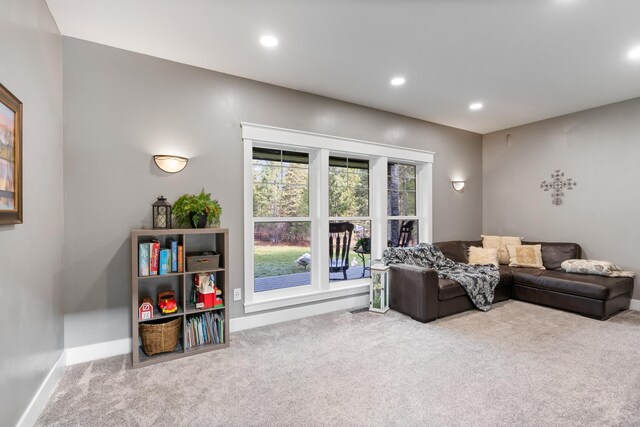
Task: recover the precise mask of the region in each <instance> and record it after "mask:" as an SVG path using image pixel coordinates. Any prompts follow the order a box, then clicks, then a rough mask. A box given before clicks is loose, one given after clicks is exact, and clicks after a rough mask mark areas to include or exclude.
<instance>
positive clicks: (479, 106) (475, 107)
mask: <svg viewBox="0 0 640 427" xmlns="http://www.w3.org/2000/svg"><path fill="white" fill-rule="evenodd" d="M482 107H484V105H483V104H482V102H474V103H473V104H471V105H469V110H482Z"/></svg>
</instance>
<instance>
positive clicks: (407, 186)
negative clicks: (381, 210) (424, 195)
mask: <svg viewBox="0 0 640 427" xmlns="http://www.w3.org/2000/svg"><path fill="white" fill-rule="evenodd" d="M387 215H389V216H407V215H416V167H415V165H405V164H402V163H393V162H390V163H389V164H388V168H387Z"/></svg>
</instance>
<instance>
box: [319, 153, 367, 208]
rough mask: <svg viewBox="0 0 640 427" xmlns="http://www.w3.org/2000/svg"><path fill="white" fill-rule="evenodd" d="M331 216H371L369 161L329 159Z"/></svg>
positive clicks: (344, 158)
mask: <svg viewBox="0 0 640 427" xmlns="http://www.w3.org/2000/svg"><path fill="white" fill-rule="evenodd" d="M329 216H332V217H336V216H338V217H349V216H369V161H368V160H360V159H349V158H346V157H330V158H329Z"/></svg>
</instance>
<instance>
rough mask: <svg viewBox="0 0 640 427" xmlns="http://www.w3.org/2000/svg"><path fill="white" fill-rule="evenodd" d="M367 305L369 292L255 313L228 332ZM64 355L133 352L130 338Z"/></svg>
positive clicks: (70, 359) (79, 357)
mask: <svg viewBox="0 0 640 427" xmlns="http://www.w3.org/2000/svg"><path fill="white" fill-rule="evenodd" d="M367 305H369V294H368V293H367V294H362V295H355V296H352V297H349V298H341V299H338V300H333V301H327V302H322V303H317V304H310V305H304V306H299V307H293V308H288V309H285V310H277V311H272V312H268V313H262V314H256V315H253V316H244V317H237V318H235V319H231V320H230V322H229V330H230V331H231V332H235V331H242V330H245V329H252V328H258V327H260V326H267V325H273V324H275V323H281V322H287V321H289V320H296V319H302V318H304V317H309V316H317V315H319V314H325V313H331V312H332V311H340V310H349V309H353V308H359V307H364V306H367ZM65 352H66V359H67V363H66V366H71V365H75V364H78V363H83V362H90V361H92V360H98V359H104V358H105V357H112V356H118V355H120V354H127V353H131V338H122V339H119V340H113V341H106V342H100V343H97V344H89V345H83V346H79V347H71V348H67V349H66V350H65Z"/></svg>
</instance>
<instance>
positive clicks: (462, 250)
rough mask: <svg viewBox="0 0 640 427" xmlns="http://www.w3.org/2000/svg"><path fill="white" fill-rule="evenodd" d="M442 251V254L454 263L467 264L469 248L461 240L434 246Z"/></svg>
mask: <svg viewBox="0 0 640 427" xmlns="http://www.w3.org/2000/svg"><path fill="white" fill-rule="evenodd" d="M433 245H434V246H435V247H437V248H438V249H440V251H442V254H443V255H444V256H446V257H447V258H449V259H450V260H451V261H454V262H464V263H467V262H468V259H467V246H466V245H465V244H464V242H461V241H460V240H451V241H449V242H437V243H434V244H433Z"/></svg>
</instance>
